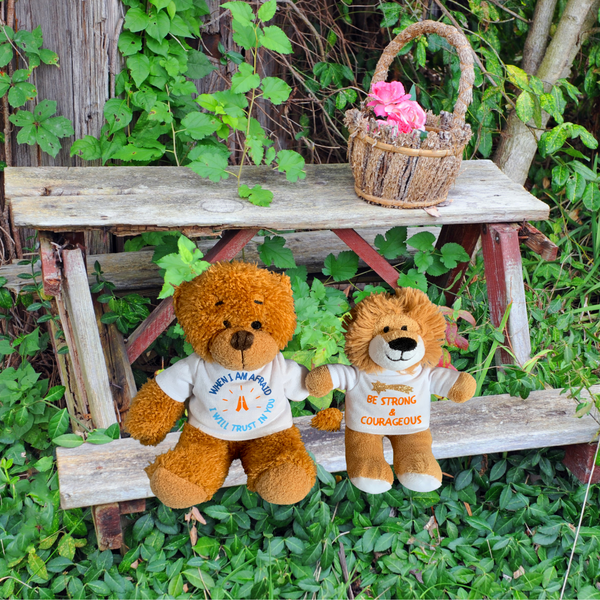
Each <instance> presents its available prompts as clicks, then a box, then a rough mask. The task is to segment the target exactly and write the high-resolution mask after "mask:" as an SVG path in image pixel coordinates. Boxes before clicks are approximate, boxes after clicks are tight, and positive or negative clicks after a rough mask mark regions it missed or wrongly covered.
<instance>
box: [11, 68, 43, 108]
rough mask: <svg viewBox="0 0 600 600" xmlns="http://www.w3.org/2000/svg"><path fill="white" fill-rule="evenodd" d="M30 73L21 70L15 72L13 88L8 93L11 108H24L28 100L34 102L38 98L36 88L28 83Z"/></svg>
mask: <svg viewBox="0 0 600 600" xmlns="http://www.w3.org/2000/svg"><path fill="white" fill-rule="evenodd" d="M29 75H30V73H29V71H27V70H26V69H20V70H18V71H15V72H14V74H13V77H12V86H11V88H10V90H9V91H8V103H9V104H10V105H11V106H14V107H19V106H23V104H25V103H26V102H27V101H28V100H33V99H34V98H35V97H36V96H37V89H36V87H35V86H34V85H33V84H32V83H29V82H28V81H27V79H28V78H29Z"/></svg>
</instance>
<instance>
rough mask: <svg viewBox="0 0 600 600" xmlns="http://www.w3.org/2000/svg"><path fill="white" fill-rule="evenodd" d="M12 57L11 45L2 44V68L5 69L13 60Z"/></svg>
mask: <svg viewBox="0 0 600 600" xmlns="http://www.w3.org/2000/svg"><path fill="white" fill-rule="evenodd" d="M12 57H13V49H12V46H11V45H10V44H2V45H1V46H0V67H5V66H6V65H7V64H8V63H9V62H10V61H11V60H12ZM2 95H4V94H2Z"/></svg>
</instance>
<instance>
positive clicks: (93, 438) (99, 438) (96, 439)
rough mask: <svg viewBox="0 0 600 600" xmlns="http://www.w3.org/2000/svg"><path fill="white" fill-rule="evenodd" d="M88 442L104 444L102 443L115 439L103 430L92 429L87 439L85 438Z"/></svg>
mask: <svg viewBox="0 0 600 600" xmlns="http://www.w3.org/2000/svg"><path fill="white" fill-rule="evenodd" d="M85 441H86V442H87V443H88V444H95V445H98V446H99V445H102V444H109V443H110V442H112V441H113V438H111V437H110V436H108V435H106V434H105V433H102V432H101V431H97V430H96V431H92V432H91V433H90V434H89V435H88V436H87V439H86V440H85Z"/></svg>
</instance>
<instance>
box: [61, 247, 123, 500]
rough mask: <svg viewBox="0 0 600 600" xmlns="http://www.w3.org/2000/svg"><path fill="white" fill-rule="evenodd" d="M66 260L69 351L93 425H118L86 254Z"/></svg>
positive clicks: (76, 253) (67, 253)
mask: <svg viewBox="0 0 600 600" xmlns="http://www.w3.org/2000/svg"><path fill="white" fill-rule="evenodd" d="M62 257H63V269H64V280H63V290H64V291H63V295H64V300H65V307H66V315H63V314H61V321H62V322H63V329H65V319H66V320H68V324H69V325H70V326H71V328H72V333H73V336H72V340H71V341H70V342H69V348H70V349H74V350H75V351H76V353H77V360H78V363H79V366H80V369H81V374H82V377H83V385H84V387H85V392H86V395H87V401H88V405H89V409H90V413H91V415H92V420H93V423H94V425H95V426H96V427H109V426H110V425H112V424H113V423H116V422H117V417H116V413H115V407H114V403H113V397H112V393H111V390H110V384H109V376H108V370H107V368H106V361H105V359H104V352H103V350H102V344H101V343H100V335H99V332H98V326H97V324H96V316H95V314H94V307H93V304H92V296H91V293H90V289H89V287H88V285H87V274H86V271H85V266H84V264H83V254H82V252H81V250H79V249H76V250H65V251H64V252H63V254H62ZM73 342H74V346H73V345H72V343H73ZM99 504H106V503H105V502H101V503H99Z"/></svg>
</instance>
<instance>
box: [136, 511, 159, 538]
mask: <svg viewBox="0 0 600 600" xmlns="http://www.w3.org/2000/svg"><path fill="white" fill-rule="evenodd" d="M153 529H154V519H153V518H152V515H151V514H149V513H146V514H145V515H142V516H141V517H140V518H139V519H138V520H137V521H136V522H135V523H134V525H133V539H134V540H135V541H136V542H141V541H142V540H143V539H144V538H146V537H147V536H148V534H149V533H150V532H151V531H152V530H153Z"/></svg>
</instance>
